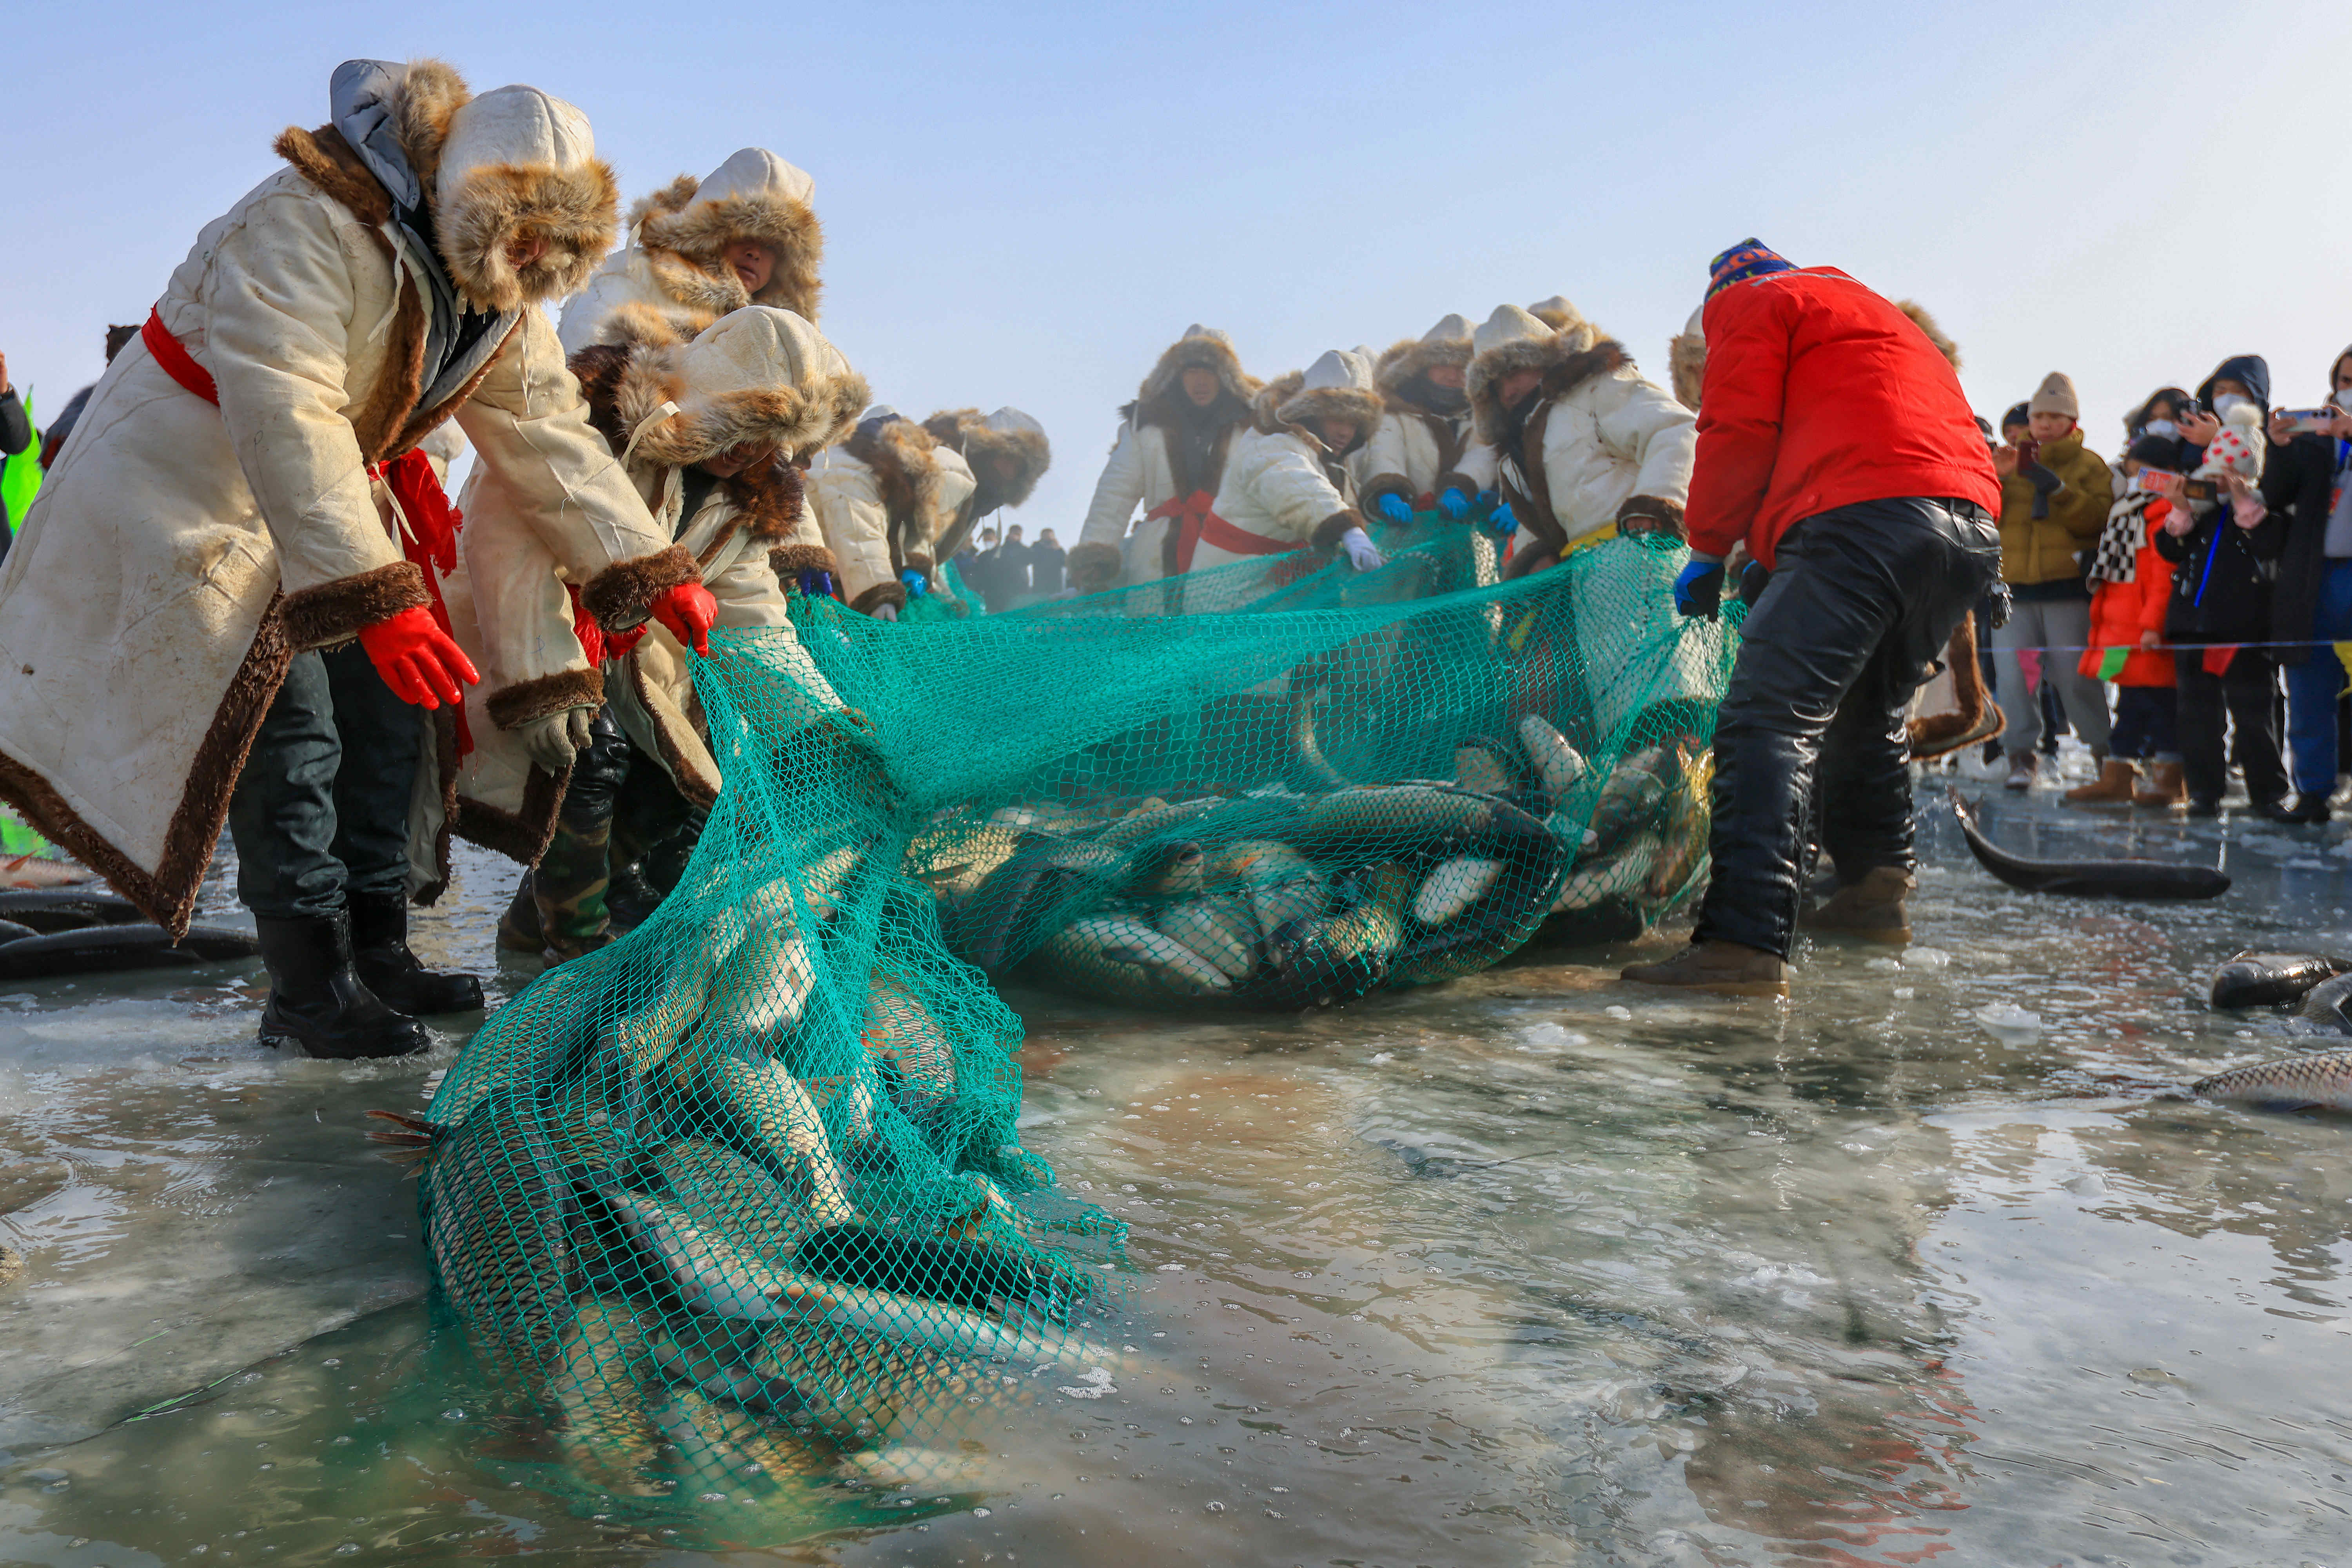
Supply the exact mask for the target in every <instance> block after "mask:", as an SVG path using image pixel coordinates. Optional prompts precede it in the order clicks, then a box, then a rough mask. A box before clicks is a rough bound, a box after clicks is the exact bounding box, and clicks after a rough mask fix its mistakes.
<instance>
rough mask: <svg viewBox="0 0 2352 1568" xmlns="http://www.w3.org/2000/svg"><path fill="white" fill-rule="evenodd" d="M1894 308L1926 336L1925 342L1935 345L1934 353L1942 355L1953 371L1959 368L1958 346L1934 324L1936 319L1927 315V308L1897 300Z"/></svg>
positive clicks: (1917, 303) (1909, 301)
mask: <svg viewBox="0 0 2352 1568" xmlns="http://www.w3.org/2000/svg"><path fill="white" fill-rule="evenodd" d="M1895 309H1896V310H1900V311H1902V312H1903V313H1904V314H1905V315H1906V316H1908V317H1910V318H1911V324H1912V325H1913V326H1915V327H1916V328H1918V329H1919V330H1920V331H1923V332H1925V333H1927V341H1928V342H1931V343H1933V344H1935V345H1936V352H1937V353H1939V354H1942V355H1943V356H1944V358H1945V360H1946V361H1947V362H1948V363H1950V365H1951V367H1952V368H1953V369H1954V370H1958V369H1959V368H1960V345H1959V344H1958V343H1956V342H1953V341H1952V340H1951V338H1950V337H1949V336H1948V335H1947V334H1946V333H1945V331H1944V329H1943V328H1941V327H1939V326H1937V324H1936V318H1935V317H1933V316H1931V315H1929V314H1928V313H1927V306H1925V305H1922V304H1921V303H1919V301H1918V300H1895Z"/></svg>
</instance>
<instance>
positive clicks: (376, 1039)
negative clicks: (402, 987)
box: [254, 910, 431, 1061]
mask: <svg viewBox="0 0 2352 1568" xmlns="http://www.w3.org/2000/svg"><path fill="white" fill-rule="evenodd" d="M254 924H255V926H256V927H257V932H258V934H259V936H260V938H261V962H262V963H265V964H267V965H268V968H269V1005H268V1006H267V1007H265V1008H263V1009H262V1011H261V1043H262V1044H263V1045H265V1046H278V1047H288V1046H291V1047H295V1048H296V1049H298V1050H299V1051H301V1053H302V1054H303V1055H304V1056H310V1057H321V1058H326V1059H328V1060H331V1061H350V1060H352V1059H353V1058H364V1057H406V1056H414V1055H415V1054H416V1053H417V1052H418V1051H421V1050H423V1049H425V1047H426V1046H427V1045H429V1044H430V1043H431V1042H430V1041H429V1040H427V1039H426V1038H425V1026H424V1025H422V1024H420V1023H418V1022H417V1021H416V1020H415V1019H414V1018H412V1017H410V1016H408V1015H407V1014H405V1013H397V1012H394V1010H393V1009H392V1008H390V1007H387V1006H385V1005H384V1004H383V1002H382V1001H381V1000H380V999H378V997H377V996H376V994H375V993H374V992H373V991H371V990H369V989H368V988H367V984H366V982H364V981H362V979H361V978H360V977H359V974H358V973H357V972H356V971H354V970H353V969H352V928H351V917H350V916H349V915H347V914H345V913H343V912H342V911H341V910H338V911H336V912H335V913H333V914H331V915H314V916H309V917H306V918H303V919H299V920H290V921H266V920H258V919H257V920H256V921H254Z"/></svg>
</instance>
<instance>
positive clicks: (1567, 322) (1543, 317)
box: [1528, 294, 1584, 332]
mask: <svg viewBox="0 0 2352 1568" xmlns="http://www.w3.org/2000/svg"><path fill="white" fill-rule="evenodd" d="M1528 315H1530V316H1533V317H1534V318H1535V319H1536V320H1537V321H1541V322H1542V323H1543V324H1544V325H1545V326H1547V327H1549V328H1550V329H1551V330H1552V331H1555V332H1564V331H1568V329H1569V328H1570V327H1572V326H1575V325H1576V324H1577V323H1578V322H1580V321H1583V320H1584V312H1583V311H1581V310H1578V309H1577V308H1576V307H1575V306H1574V305H1571V304H1570V303H1569V301H1568V296H1567V295H1565V294H1554V295H1553V296H1552V297H1551V298H1550V299H1549V300H1537V301H1536V302H1535V303H1534V304H1532V305H1530V306H1528Z"/></svg>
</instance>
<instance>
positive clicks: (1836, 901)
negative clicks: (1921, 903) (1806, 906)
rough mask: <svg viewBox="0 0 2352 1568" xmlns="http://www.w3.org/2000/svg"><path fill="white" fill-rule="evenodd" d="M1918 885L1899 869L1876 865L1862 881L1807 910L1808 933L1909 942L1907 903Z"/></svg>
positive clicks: (1878, 940)
mask: <svg viewBox="0 0 2352 1568" xmlns="http://www.w3.org/2000/svg"><path fill="white" fill-rule="evenodd" d="M1916 886H1917V883H1916V881H1915V880H1914V879H1913V878H1912V876H1911V873H1910V872H1908V871H1906V870H1905V869H1904V868H1902V867H1900V866H1876V867H1873V868H1871V869H1870V870H1869V871H1867V872H1865V873H1864V876H1863V879H1862V880H1861V881H1859V882H1854V883H1851V884H1849V885H1848V886H1846V887H1843V888H1840V889H1838V890H1837V891H1836V892H1834V893H1832V894H1831V895H1830V896H1829V897H1828V898H1826V899H1823V900H1822V901H1821V902H1820V903H1818V904H1816V905H1814V906H1813V907H1812V908H1811V909H1810V910H1806V911H1805V913H1804V916H1803V918H1802V919H1801V921H1799V923H1800V924H1801V925H1802V926H1803V927H1804V928H1805V929H1806V930H1807V931H1817V932H1835V933H1838V934H1841V935H1844V936H1858V937H1862V938H1864V939H1865V940H1866V941H1870V942H1898V943H1899V942H1909V941H1910V940H1911V911H1910V909H1909V906H1908V905H1907V904H1906V902H1905V900H1906V899H1907V898H1908V897H1909V895H1910V892H1911V889H1913V888H1914V887H1916Z"/></svg>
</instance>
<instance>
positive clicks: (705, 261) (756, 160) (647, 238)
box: [629, 147, 824, 321]
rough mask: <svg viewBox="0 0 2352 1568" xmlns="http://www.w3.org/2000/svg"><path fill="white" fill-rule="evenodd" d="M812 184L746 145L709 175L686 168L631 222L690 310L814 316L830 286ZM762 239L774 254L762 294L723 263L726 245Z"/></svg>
mask: <svg viewBox="0 0 2352 1568" xmlns="http://www.w3.org/2000/svg"><path fill="white" fill-rule="evenodd" d="M815 195H816V182H815V181H814V180H813V179H811V178H810V177H809V175H808V174H805V173H804V172H803V171H802V170H799V169H796V168H794V167H793V165H792V164H790V163H785V162H784V161H783V160H782V158H779V157H777V156H776V155H775V154H774V153H771V152H769V151H768V150H767V149H766V148H764V147H746V148H744V149H743V150H742V151H741V152H740V153H736V154H735V155H734V156H733V157H731V158H730V159H728V160H727V162H725V163H721V164H719V167H718V168H716V169H714V170H712V171H711V172H710V174H709V176H708V177H707V178H704V179H700V180H698V179H696V178H695V177H694V176H693V175H691V174H680V175H679V176H678V177H677V179H675V180H672V181H671V182H670V183H669V184H667V185H666V186H664V187H663V188H662V189H660V190H658V191H656V192H655V193H654V194H653V195H650V196H647V197H646V199H645V200H643V201H641V202H639V203H638V204H637V205H635V207H634V208H632V209H631V210H630V213H629V226H630V229H631V230H632V231H633V233H634V234H635V237H636V241H637V244H638V245H639V246H640V247H643V248H644V250H645V253H646V263H647V265H648V266H649V267H650V268H651V269H652V271H653V275H654V279H655V281H656V282H657V283H658V284H659V285H660V286H661V288H662V290H663V292H665V293H667V294H668V295H669V296H670V297H671V298H672V299H674V300H677V302H678V303H679V304H681V305H685V306H687V307H688V308H689V309H693V310H707V311H709V313H711V314H712V315H719V316H723V315H725V314H727V313H728V312H729V311H730V310H741V309H742V308H743V307H744V306H746V305H774V306H778V307H780V308H781V309H783V310H790V311H792V312H793V314H794V315H797V316H801V317H803V318H805V319H806V320H808V321H815V320H816V313H817V300H818V297H819V296H820V295H821V294H822V293H823V292H824V282H823V280H822V279H821V278H820V277H819V276H818V271H819V268H821V267H822V266H823V264H824V228H823V226H820V225H819V224H818V222H817V219H816V208H815V207H814V205H813V203H814V199H815ZM739 239H756V240H758V241H759V242H760V243H761V244H762V245H765V246H767V247H769V248H771V249H772V250H773V251H774V252H775V253H776V267H775V270H774V271H773V272H772V273H770V274H769V275H768V281H767V283H766V284H765V285H764V286H763V287H762V288H761V289H760V291H759V292H758V293H757V294H747V293H746V292H744V289H743V284H742V280H741V279H739V278H737V277H736V276H735V273H734V271H733V269H732V268H730V267H729V266H728V265H727V261H726V251H727V247H729V246H730V245H732V244H734V243H735V242H736V241H737V240H739Z"/></svg>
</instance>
